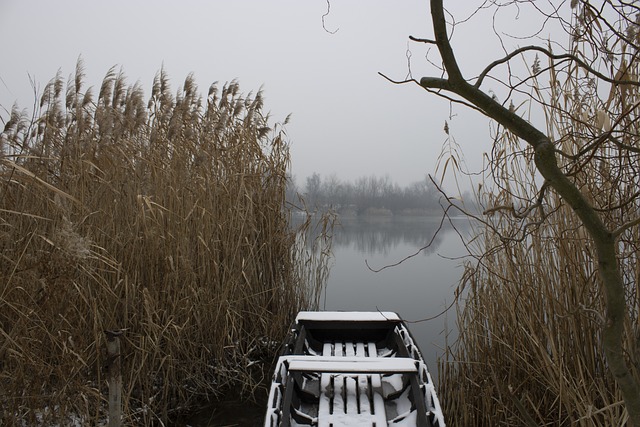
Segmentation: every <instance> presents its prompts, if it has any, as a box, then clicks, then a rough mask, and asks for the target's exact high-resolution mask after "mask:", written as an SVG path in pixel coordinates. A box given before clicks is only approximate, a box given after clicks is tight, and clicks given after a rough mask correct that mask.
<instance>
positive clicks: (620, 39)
mask: <svg viewBox="0 0 640 427" xmlns="http://www.w3.org/2000/svg"><path fill="white" fill-rule="evenodd" d="M430 3H431V16H432V25H433V33H434V37H433V38H416V37H411V39H412V40H413V41H415V42H419V43H425V44H427V45H430V46H435V47H436V48H437V51H438V53H439V56H440V59H439V61H435V62H441V64H442V65H441V67H439V72H438V73H439V74H440V75H438V76H429V77H423V78H421V79H420V80H419V81H417V80H414V79H410V80H406V81H404V82H401V83H406V82H415V83H417V84H419V85H420V86H421V87H422V88H424V89H425V90H427V91H428V92H429V93H432V94H435V95H438V96H440V97H443V98H445V99H447V100H449V101H450V102H452V103H456V104H462V105H464V106H467V107H469V108H472V109H474V110H476V111H478V112H479V113H481V114H483V115H485V116H487V117H489V118H490V119H492V120H494V121H495V122H496V123H497V125H498V126H499V129H498V131H497V133H499V134H501V135H505V134H508V135H511V136H512V137H513V139H514V140H516V141H524V142H525V143H526V145H527V148H525V149H523V150H522V151H521V152H520V155H521V156H523V157H527V158H529V159H530V160H531V164H532V165H535V168H534V170H532V171H530V172H531V175H532V176H529V177H526V178H523V179H529V180H531V181H535V180H536V179H537V178H536V177H535V176H534V174H536V173H538V174H539V175H540V176H541V179H542V183H541V185H540V186H538V190H537V192H536V193H535V194H528V195H526V197H523V198H521V199H520V205H519V206H515V205H514V204H511V205H507V206H503V205H500V204H499V203H497V204H495V205H494V206H490V207H488V209H487V213H491V212H495V211H508V212H509V213H510V214H511V215H512V216H513V217H515V218H518V220H519V221H521V223H522V224H523V226H522V227H521V230H522V231H523V232H524V233H527V232H531V230H534V229H535V226H536V224H539V223H540V222H542V221H544V220H545V219H546V218H547V216H548V215H549V210H548V208H549V206H552V205H554V204H553V203H552V202H550V200H551V199H552V198H554V197H558V198H559V200H560V203H563V204H566V205H567V206H569V207H570V208H571V211H572V212H573V213H574V214H575V215H576V216H577V218H578V219H579V221H580V223H581V225H582V227H583V229H584V230H586V234H587V235H588V237H589V244H590V245H592V247H593V248H594V251H593V253H592V257H593V258H592V259H593V264H594V265H596V266H597V272H598V277H599V285H600V286H601V290H602V295H603V299H604V307H605V309H604V313H602V314H601V317H602V325H601V341H602V342H601V345H602V349H603V352H604V355H605V357H606V361H607V366H608V368H609V370H610V372H611V374H612V376H613V378H614V379H615V382H616V383H617V385H618V387H619V390H620V391H621V393H622V396H623V398H624V404H625V407H626V409H627V411H628V416H629V421H630V425H633V426H636V427H639V426H640V382H639V379H638V370H637V368H636V367H637V366H640V359H639V358H638V356H640V354H639V353H638V352H637V349H636V348H630V345H629V344H628V343H629V342H635V341H636V340H635V339H634V337H636V336H637V335H636V333H637V326H636V325H635V324H631V322H628V319H629V316H630V315H632V316H634V319H637V313H636V312H634V310H631V309H630V308H629V305H628V304H629V301H628V295H629V293H636V292H637V282H636V280H637V273H632V274H631V276H632V278H631V279H628V278H627V279H625V277H626V273H627V272H634V271H636V272H637V270H638V265H637V251H638V246H637V242H633V241H632V239H630V238H629V237H628V236H629V233H630V232H633V233H634V235H637V232H638V230H637V229H638V226H639V224H640V202H639V197H640V188H639V187H640V185H639V183H640V178H639V176H640V175H639V173H638V172H639V171H640V166H639V164H640V137H639V136H640V133H639V126H638V118H639V116H640V112H639V111H638V110H639V107H640V95H639V92H640V90H639V87H640V85H639V83H638V77H637V76H638V74H639V69H640V66H639V62H640V61H639V60H638V55H640V35H639V34H640V26H639V25H638V24H639V22H640V5H638V3H637V2H635V1H631V2H627V1H624V0H600V1H593V2H592V1H589V0H572V1H571V2H570V4H569V3H568V2H559V4H553V3H552V2H548V3H541V2H534V1H526V0H521V1H515V2H510V1H509V2H495V1H485V2H483V3H482V6H481V7H480V8H479V9H478V10H481V9H486V8H502V7H514V8H518V9H520V8H524V7H528V8H529V12H533V13H537V14H539V15H540V16H541V17H542V18H543V21H544V22H545V25H555V26H556V27H557V28H560V29H564V31H565V32H566V33H567V34H568V36H569V44H568V45H567V46H565V47H562V44H560V43H557V42H556V41H547V42H546V43H545V42H541V45H535V44H532V45H527V46H521V47H514V48H513V49H512V50H508V49H507V48H506V47H505V46H506V44H502V46H503V49H504V56H502V57H501V58H498V59H495V60H492V59H489V61H491V62H489V63H488V65H487V66H486V67H485V68H484V69H483V70H482V71H481V72H480V73H479V74H478V75H477V76H474V77H471V78H469V77H468V76H466V75H465V73H464V71H463V70H462V69H461V66H460V65H459V61H458V58H457V57H456V54H455V53H454V49H453V47H452V34H453V33H454V31H453V30H454V29H455V28H456V25H457V24H456V21H455V19H454V17H453V15H451V14H450V13H448V12H447V10H446V9H445V8H444V6H443V1H442V0H431V2H430ZM541 4H542V5H541ZM545 6H546V7H548V9H549V10H545V9H544V8H543V7H545ZM567 17H568V18H567ZM458 22H461V21H458ZM494 32H495V33H496V34H500V33H499V32H498V31H497V30H496V29H495V27H494ZM531 40H533V39H530V40H527V41H528V42H529V41H531ZM463 42H468V43H469V42H473V41H471V40H465V41H463ZM559 50H560V52H558V51H559ZM540 57H542V58H543V59H544V61H540ZM517 61H521V62H520V63H522V61H528V63H529V64H530V65H531V66H530V67H528V68H525V70H527V71H530V72H529V73H523V75H520V76H518V75H516V74H517V73H516V70H517V69H518V65H517V64H516V62H517ZM435 62H432V63H434V64H435ZM543 63H545V64H544V65H542V64H543ZM520 68H521V69H522V67H520ZM505 69H506V70H507V71H506V72H505V71H504V70H505ZM501 73H503V74H501ZM542 77H548V78H549V83H548V85H547V84H546V83H544V84H543V83H542V82H541V79H542ZM487 81H491V82H493V83H498V84H500V85H501V86H502V87H503V89H504V93H505V94H506V98H505V99H506V100H505V101H504V102H501V101H499V100H498V99H497V97H496V96H494V95H493V94H492V93H491V92H489V90H488V89H487V88H486V86H487V85H486V82H487ZM396 83H398V82H396ZM515 95H518V96H520V97H527V98H528V100H529V101H531V102H532V103H533V104H536V105H538V106H539V107H541V108H542V110H543V111H544V112H551V113H553V114H554V120H562V121H564V122H565V123H564V124H563V126H557V123H556V124H554V125H553V126H549V125H547V127H546V128H541V127H540V126H536V125H534V124H533V121H532V120H530V119H529V118H525V117H523V116H522V115H521V113H520V112H519V110H518V108H517V106H514V104H513V98H514V97H515ZM584 98H589V99H591V100H595V101H593V102H591V104H589V107H585V105H586V104H585V103H584V102H582V101H581V99H584ZM547 119H549V116H547ZM558 129H562V130H563V132H564V133H562V134H556V133H555V132H554V130H558ZM567 141H570V142H571V144H567ZM499 158H500V155H499V154H495V155H494V162H493V163H492V164H491V167H492V169H493V173H495V174H500V173H501V167H503V166H501V165H500V164H499V163H498V162H497V161H495V160H496V159H499ZM502 161H504V162H508V161H510V160H506V159H504V158H503V159H502ZM536 171H537V172H536ZM585 173H589V174H591V177H592V178H591V181H589V184H588V185H587V184H586V183H585V180H584V179H583V175H584V174H585ZM511 178H512V179H513V178H514V177H513V176H511ZM532 188H533V187H532ZM501 191H506V192H508V191H509V188H502V189H501ZM518 238H519V239H520V240H522V239H523V238H524V237H522V236H520V237H518V236H505V240H507V239H518ZM621 239H626V240H625V241H626V243H627V245H626V246H624V245H622V244H621ZM623 247H624V248H625V251H628V250H631V251H634V250H635V251H636V255H632V256H628V254H623V253H621V248H623ZM634 274H635V276H634ZM633 277H635V279H634V278H633ZM629 287H633V288H634V289H629ZM625 324H626V325H629V326H627V327H626V328H625ZM629 337H631V339H630V338H629Z"/></svg>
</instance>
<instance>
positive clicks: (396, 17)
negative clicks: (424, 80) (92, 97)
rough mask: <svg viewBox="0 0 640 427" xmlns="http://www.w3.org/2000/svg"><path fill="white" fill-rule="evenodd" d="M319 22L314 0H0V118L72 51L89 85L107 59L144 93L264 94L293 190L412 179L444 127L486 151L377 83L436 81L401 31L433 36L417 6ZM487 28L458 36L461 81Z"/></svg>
mask: <svg viewBox="0 0 640 427" xmlns="http://www.w3.org/2000/svg"><path fill="white" fill-rule="evenodd" d="M446 3H449V7H450V9H451V8H454V10H455V9H456V8H457V9H460V7H462V5H461V4H460V3H458V2H457V1H450V2H445V4H446ZM475 3H478V2H477V1H473V2H469V3H468V4H465V6H469V5H471V4H475ZM325 13H327V2H326V0H304V1H302V0H269V1H264V0H253V1H215V0H187V1H167V0H160V1H159V0H153V1H151V0H148V1H143V0H139V1H131V0H127V1H125V0H109V1H97V0H96V1H90V0H56V1H47V0H39V1H37V0H0V40H2V41H3V48H2V53H3V58H2V61H1V62H0V79H1V80H0V106H1V109H0V117H2V118H3V119H4V120H6V117H7V112H6V111H5V110H10V109H11V105H12V104H13V103H14V102H16V101H17V102H18V103H19V105H20V106H21V107H24V108H29V107H31V106H32V104H33V100H34V95H33V88H32V87H31V84H30V79H33V80H34V81H35V82H36V83H37V84H38V87H39V88H42V87H44V85H45V84H46V82H47V81H49V80H50V79H51V78H53V77H54V76H55V74H56V72H57V70H58V69H61V70H62V74H63V76H65V77H66V76H68V75H70V74H72V73H73V72H74V70H75V64H76V61H77V59H78V57H80V56H81V57H82V59H83V61H84V64H85V71H86V76H87V77H86V85H87V86H94V90H95V87H98V88H99V85H100V83H101V81H102V78H103V77H104V75H105V74H106V72H107V70H108V69H109V68H110V67H111V66H113V65H116V64H117V65H119V66H121V67H122V69H123V70H124V73H125V75H126V76H127V77H128V81H129V83H131V84H132V83H135V82H136V81H140V82H141V83H142V84H143V86H144V88H145V95H146V96H147V97H148V96H150V90H149V88H150V86H151V83H152V81H153V77H154V75H155V74H156V72H157V71H158V70H159V69H160V68H161V67H164V69H165V70H166V71H167V72H168V74H169V76H170V77H171V80H172V88H173V91H174V93H175V92H176V91H177V90H178V89H179V88H180V87H181V85H182V83H183V82H184V79H185V77H186V76H187V75H188V74H189V73H190V72H194V73H195V77H196V80H197V82H198V84H199V86H200V90H201V92H202V93H203V94H206V91H207V89H208V87H209V85H210V84H211V83H212V82H214V81H219V82H221V83H224V82H226V81H231V80H233V79H237V80H238V81H239V82H240V87H241V89H242V91H243V92H245V93H248V92H249V91H256V90H258V89H259V88H260V87H262V88H263V89H264V94H265V98H266V101H265V108H266V109H267V110H269V111H271V113H272V117H273V120H274V121H282V120H284V118H285V117H286V116H287V115H288V114H289V113H291V114H292V118H291V122H290V124H289V125H288V126H287V127H286V130H287V134H288V139H289V141H290V142H291V153H292V173H293V174H294V176H296V178H297V181H298V184H299V185H300V184H302V183H303V182H304V179H305V178H306V176H308V175H310V174H311V173H313V172H318V173H320V174H321V175H324V176H328V175H330V174H336V175H337V176H338V177H339V178H340V179H343V180H355V179H356V178H357V177H360V176H365V175H366V176H369V175H377V176H384V175H389V176H390V177H391V179H392V180H393V181H395V182H397V183H399V184H400V185H407V184H409V183H411V182H415V181H418V180H421V179H423V178H424V176H425V175H426V174H428V173H431V174H433V173H434V172H435V168H436V163H437V160H438V155H439V153H440V151H441V147H442V144H443V142H444V141H445V139H446V134H445V133H444V131H443V128H444V122H445V120H447V121H449V124H450V127H451V129H452V134H453V135H455V137H456V139H457V142H458V143H459V144H460V145H461V146H462V147H463V148H464V152H465V155H466V158H467V161H468V163H469V164H470V165H471V167H472V168H476V169H477V168H478V167H479V165H480V161H479V159H480V158H481V155H482V152H484V151H487V150H489V149H490V137H489V130H488V124H487V121H486V120H484V119H482V118H481V117H480V116H479V115H478V113H475V112H470V111H467V110H466V109H464V108H462V107H454V108H453V109H452V108H451V106H450V104H449V103H448V102H446V101H443V100H442V99H439V98H437V97H435V96H433V95H429V94H427V93H426V92H425V91H424V90H422V89H421V88H420V87H418V86H417V85H415V84H407V85H393V84H391V83H389V82H388V81H386V80H385V79H383V78H382V77H380V76H379V75H378V74H377V73H378V72H382V73H384V74H386V75H388V76H389V77H391V78H393V79H397V80H403V79H405V78H406V77H407V75H408V73H409V71H411V72H412V75H413V77H415V78H416V79H419V78H420V77H422V76H425V75H439V71H438V70H437V69H435V67H434V66H433V65H430V64H429V62H428V61H427V60H426V58H425V55H426V54H427V50H428V46H426V45H420V44H416V43H408V36H409V35H414V36H417V37H432V31H431V26H430V19H431V17H430V12H429V6H428V1H425V0H403V1H366V2H363V1H360V2H356V1H351V0H349V1H347V0H333V1H332V2H331V11H330V14H329V15H328V16H326V17H325V27H326V28H323V24H322V17H323V15H324V14H325ZM490 20H491V16H479V17H478V18H477V19H476V20H475V21H474V22H475V23H473V22H472V23H470V24H468V25H466V26H465V27H464V28H461V29H460V30H459V31H458V33H456V37H458V39H455V40H460V42H459V43H458V44H455V45H454V46H455V48H456V52H457V54H458V55H459V56H460V57H461V58H464V59H463V61H462V62H463V65H465V66H466V68H465V70H469V71H472V72H470V73H469V74H470V75H475V74H477V72H478V71H479V70H481V69H482V67H481V66H480V65H481V64H486V63H488V62H491V60H493V59H495V58H496V57H498V56H500V52H499V51H495V54H492V53H491V52H493V51H491V49H490V48H489V47H488V45H489V44H488V43H487V41H488V40H491V39H492V37H491V30H490V28H489V27H488V26H487V23H488V22H490ZM330 31H331V32H333V31H335V33H334V34H331V33H330ZM493 39H495V38H493ZM493 41H494V42H495V40H493ZM408 49H409V50H410V53H409V54H408V51H407V50H408ZM431 50H432V52H431V53H430V54H429V59H431V60H432V61H437V60H438V59H439V58H438V56H437V52H434V51H435V49H433V48H432V49H431ZM408 57H410V58H408ZM409 59H410V68H409ZM476 63H478V65H474V64H476ZM474 73H475V74H474Z"/></svg>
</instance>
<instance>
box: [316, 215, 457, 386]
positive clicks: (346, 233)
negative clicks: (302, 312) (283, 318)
mask: <svg viewBox="0 0 640 427" xmlns="http://www.w3.org/2000/svg"><path fill="white" fill-rule="evenodd" d="M453 223H454V225H455V229H454V227H453V226H452V225H451V224H450V223H449V222H448V221H447V222H444V223H443V224H442V226H441V221H440V218H401V219H397V218H396V219H386V220H371V219H368V220H351V219H349V220H345V219H341V220H340V225H339V226H338V227H336V229H335V232H334V237H333V254H334V262H333V265H332V267H331V272H330V274H329V280H328V283H327V287H326V290H325V293H324V295H323V301H322V306H321V309H325V310H345V311H347V310H357V311H369V310H373V311H375V310H381V311H395V312H397V313H398V314H400V316H401V317H402V318H404V319H405V320H407V321H409V322H413V321H418V322H417V323H410V324H409V328H410V330H411V332H412V334H413V335H414V337H415V339H416V341H417V342H418V345H419V347H420V349H421V350H422V353H423V355H424V357H425V359H426V362H427V364H428V365H429V367H430V370H431V373H432V376H434V380H437V375H436V374H437V372H436V367H437V363H436V362H437V358H438V357H440V356H441V355H442V354H443V349H444V348H445V345H446V343H447V341H449V342H450V341H452V340H453V339H455V336H456V335H457V334H456V332H455V330H453V324H454V321H453V319H454V318H455V315H454V312H453V311H451V312H450V313H445V314H443V315H441V316H438V314H440V313H442V312H443V311H445V310H446V308H447V307H449V306H450V305H451V303H452V302H453V300H454V295H455V288H456V286H457V285H458V281H459V279H460V277H461V275H462V272H463V267H462V258H461V257H462V256H463V255H464V254H465V250H464V246H463V244H462V242H461V241H460V237H459V235H458V233H462V234H464V233H466V232H467V231H468V230H469V225H468V223H467V222H466V220H463V219H460V220H454V221H453ZM436 233H437V234H436ZM434 235H435V238H434ZM432 239H433V242H432V244H431V245H430V246H429V247H428V248H427V249H425V250H423V251H421V252H420V253H419V254H418V255H417V256H412V255H414V254H416V253H417V251H418V250H419V249H420V248H422V247H424V246H426V245H427V244H428V243H429V242H430V241H432ZM401 260H404V261H403V262H402V263H400V264H398V265H396V264H397V263H398V262H399V261H401ZM382 267H389V268H384V269H382V270H380V271H374V270H379V269H381V268H382ZM433 317H435V318H434V319H432V320H428V321H421V320H422V319H427V318H433ZM447 322H448V323H449V324H447Z"/></svg>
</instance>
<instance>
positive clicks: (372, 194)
mask: <svg viewBox="0 0 640 427" xmlns="http://www.w3.org/2000/svg"><path fill="white" fill-rule="evenodd" d="M440 197H441V194H440V193H439V191H438V190H437V189H436V187H435V186H434V185H433V183H432V182H431V181H430V180H429V177H425V178H424V179H423V180H421V181H418V182H414V183H412V184H410V185H408V186H406V187H401V186H399V185H398V184H397V183H394V182H393V181H392V180H391V178H390V177H389V176H383V177H377V176H363V177H360V178H358V179H356V180H355V181H354V182H350V181H342V180H340V179H339V178H338V177H337V176H336V175H329V176H326V177H322V176H321V175H320V174H318V173H313V174H312V175H310V176H308V177H307V178H306V180H305V182H304V184H303V185H302V186H301V187H300V188H299V187H298V185H297V184H296V182H295V179H291V180H290V184H289V188H288V200H290V201H291V202H292V203H293V204H295V205H297V204H300V203H301V202H303V203H304V204H305V205H306V207H307V208H308V209H310V210H314V209H318V210H330V209H331V210H334V211H336V212H338V213H341V214H351V215H430V214H436V213H439V212H441V211H442V208H441V206H440V202H439V200H440Z"/></svg>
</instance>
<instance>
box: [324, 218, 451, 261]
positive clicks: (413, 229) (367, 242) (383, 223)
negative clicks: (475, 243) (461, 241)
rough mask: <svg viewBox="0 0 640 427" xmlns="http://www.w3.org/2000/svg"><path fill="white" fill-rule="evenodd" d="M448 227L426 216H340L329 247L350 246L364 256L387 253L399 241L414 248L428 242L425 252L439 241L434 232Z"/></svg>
mask: <svg viewBox="0 0 640 427" xmlns="http://www.w3.org/2000/svg"><path fill="white" fill-rule="evenodd" d="M449 227H450V225H449V224H448V223H447V222H444V223H443V222H442V221H441V219H440V218H430V217H429V218H425V217H399V218H397V217H394V218H375V217H373V218H363V219H358V218H341V219H339V221H338V223H337V224H336V230H335V231H336V232H335V233H334V239H333V246H334V247H339V246H350V247H352V248H353V249H354V250H356V251H358V252H360V253H363V254H367V255H373V254H383V255H389V254H391V253H392V252H393V251H394V249H396V248H397V247H398V246H399V245H400V244H406V245H412V246H415V247H416V249H418V248H422V247H424V246H426V245H427V244H428V243H429V242H431V245H430V246H429V247H428V248H425V249H424V250H423V251H422V252H423V253H424V254H425V255H428V254H431V253H433V252H434V251H436V249H437V248H438V246H439V245H440V244H441V243H442V234H441V233H439V234H438V235H436V232H437V231H438V230H439V229H441V228H442V229H448V228H449ZM434 235H435V238H434ZM432 239H433V241H432Z"/></svg>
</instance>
